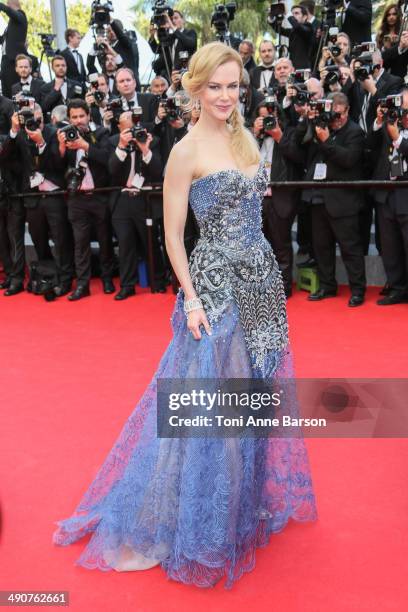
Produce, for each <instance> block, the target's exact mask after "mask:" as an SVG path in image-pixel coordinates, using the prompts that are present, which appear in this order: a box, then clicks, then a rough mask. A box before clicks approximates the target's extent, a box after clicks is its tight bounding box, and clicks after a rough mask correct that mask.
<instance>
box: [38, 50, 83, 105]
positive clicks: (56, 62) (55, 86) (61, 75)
mask: <svg viewBox="0 0 408 612" xmlns="http://www.w3.org/2000/svg"><path fill="white" fill-rule="evenodd" d="M51 66H52V69H53V71H54V74H55V78H54V79H53V80H52V81H50V82H49V83H44V85H43V87H42V89H41V108H42V109H43V112H44V113H50V112H51V111H52V109H53V108H54V107H55V106H58V105H59V104H67V103H68V101H69V100H71V99H73V98H81V97H82V96H84V95H85V88H84V86H83V85H81V83H79V82H78V81H72V80H71V79H68V78H67V63H66V61H65V58H64V57H62V55H55V56H54V57H53V58H52V61H51Z"/></svg>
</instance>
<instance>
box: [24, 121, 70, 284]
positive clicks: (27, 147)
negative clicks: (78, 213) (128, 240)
mask: <svg viewBox="0 0 408 612" xmlns="http://www.w3.org/2000/svg"><path fill="white" fill-rule="evenodd" d="M43 138H44V141H45V143H46V146H45V149H41V150H40V149H39V148H38V147H37V145H36V144H35V143H34V142H33V141H32V140H29V139H27V137H26V136H25V135H24V134H23V133H22V132H20V133H19V134H18V136H17V146H18V147H19V149H20V154H21V158H22V160H23V183H22V189H23V191H24V192H30V191H31V192H36V193H38V197H34V196H32V197H27V198H25V200H24V205H25V207H26V210H27V221H28V229H29V232H30V235H31V238H32V240H33V244H34V248H35V250H36V253H37V257H38V259H39V260H40V261H45V260H52V259H53V255H52V253H51V249H50V245H49V239H50V238H51V239H52V241H53V243H54V252H55V264H56V269H57V274H58V280H59V282H60V283H62V284H68V283H71V281H72V278H73V276H74V252H73V238H72V230H71V226H70V224H69V222H68V216H67V206H66V202H65V200H64V197H63V196H61V195H45V194H46V193H48V194H50V193H51V192H52V189H51V186H50V189H49V190H48V189H47V191H43V190H42V189H40V188H38V187H35V188H33V189H32V188H31V186H30V176H31V175H32V174H34V173H35V172H39V173H40V174H42V175H43V176H44V178H45V179H46V180H47V181H51V182H52V183H53V185H54V186H55V187H58V188H59V189H65V179H64V172H65V163H64V161H63V160H62V159H61V157H60V155H59V152H58V140H57V136H56V130H55V128H54V127H51V126H50V125H46V126H45V127H44V130H43Z"/></svg>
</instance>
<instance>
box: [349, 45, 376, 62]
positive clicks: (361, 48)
mask: <svg viewBox="0 0 408 612" xmlns="http://www.w3.org/2000/svg"><path fill="white" fill-rule="evenodd" d="M374 51H375V43H373V42H371V41H368V42H363V43H361V44H360V45H354V47H353V48H352V50H351V58H352V59H356V58H358V57H359V56H360V55H363V54H364V53H374Z"/></svg>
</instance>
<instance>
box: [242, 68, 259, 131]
mask: <svg viewBox="0 0 408 612" xmlns="http://www.w3.org/2000/svg"><path fill="white" fill-rule="evenodd" d="M263 98H264V96H263V95H262V94H261V93H260V92H259V91H257V90H256V89H255V87H253V86H252V85H251V81H250V78H249V74H248V72H247V71H246V70H245V69H244V70H243V72H242V79H241V82H240V84H239V103H238V107H239V110H240V112H241V115H242V116H243V117H244V119H245V126H246V127H250V126H251V125H252V124H253V122H254V119H255V113H256V108H257V106H258V104H259V103H260V102H262V100H263Z"/></svg>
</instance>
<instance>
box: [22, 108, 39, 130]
mask: <svg viewBox="0 0 408 612" xmlns="http://www.w3.org/2000/svg"><path fill="white" fill-rule="evenodd" d="M24 122H25V127H26V129H27V130H29V131H30V132H35V130H38V129H39V128H40V127H41V119H35V118H34V114H33V113H31V112H30V116H27V114H25V117H24Z"/></svg>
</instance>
